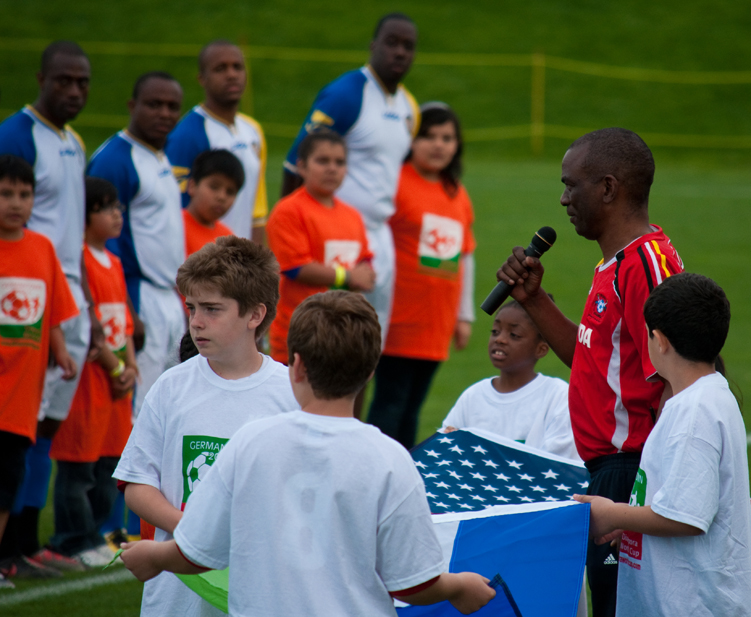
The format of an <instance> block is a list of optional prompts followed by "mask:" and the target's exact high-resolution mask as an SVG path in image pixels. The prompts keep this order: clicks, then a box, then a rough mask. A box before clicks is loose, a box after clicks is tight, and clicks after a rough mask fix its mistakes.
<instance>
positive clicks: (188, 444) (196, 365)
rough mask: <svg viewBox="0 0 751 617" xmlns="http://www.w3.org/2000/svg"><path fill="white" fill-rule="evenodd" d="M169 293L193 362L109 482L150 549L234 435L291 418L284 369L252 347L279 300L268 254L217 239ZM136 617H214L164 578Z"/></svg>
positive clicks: (159, 393) (149, 406)
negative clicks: (180, 302)
mask: <svg viewBox="0 0 751 617" xmlns="http://www.w3.org/2000/svg"><path fill="white" fill-rule="evenodd" d="M177 287H178V289H179V291H180V293H181V294H182V295H183V296H185V304H186V306H187V307H188V310H189V312H190V334H191V336H192V338H193V341H194V342H195V345H196V347H197V348H198V351H199V353H200V355H198V356H196V357H193V358H190V359H189V360H187V361H186V362H184V363H182V364H180V365H178V366H176V367H174V368H172V369H170V370H168V371H166V372H165V373H164V374H163V375H162V376H161V377H160V378H159V379H158V381H157V382H156V383H155V385H154V386H153V387H152V388H151V390H149V392H148V394H147V395H146V399H145V401H144V404H143V407H142V408H141V413H140V414H139V416H138V419H137V420H136V424H135V426H134V427H133V432H132V434H131V436H130V439H129V440H128V444H127V446H126V447H125V450H124V452H123V455H122V458H121V459H120V463H119V464H118V466H117V469H116V470H115V473H114V476H115V477H116V478H117V479H118V480H120V481H121V482H120V485H121V486H122V485H124V491H125V501H126V503H127V504H128V506H129V507H130V508H131V509H132V510H133V511H134V512H135V513H136V514H138V515H139V516H140V517H141V518H142V519H143V520H144V521H146V522H147V523H150V524H151V525H153V526H155V527H156V532H155V535H154V538H155V539H156V540H169V539H170V538H171V537H172V533H173V532H174V529H175V526H176V525H177V523H178V521H179V520H180V518H181V517H182V510H183V508H184V507H185V504H186V502H187V501H188V497H190V496H191V494H192V493H193V491H194V490H195V489H196V488H197V487H198V486H199V485H200V484H201V482H202V481H203V479H204V478H205V476H206V472H208V470H209V469H210V468H211V466H212V465H213V463H214V462H215V461H216V458H217V455H218V454H219V452H220V451H221V450H222V449H223V448H224V447H225V444H226V443H227V441H228V440H229V438H230V437H232V436H233V435H234V434H235V432H236V431H237V430H238V429H239V428H240V427H241V426H242V425H244V424H245V423H246V422H248V421H251V420H258V419H260V418H267V417H269V416H275V415H277V414H279V413H281V412H288V411H292V410H295V409H299V406H298V404H297V402H296V401H295V398H294V395H293V393H292V389H291V387H290V383H289V377H288V375H287V369H286V367H285V366H283V365H282V364H279V363H277V362H274V361H273V360H272V359H271V358H269V357H268V356H265V355H262V354H261V353H259V352H258V349H257V347H256V338H257V337H258V336H259V335H261V334H263V332H265V330H266V329H267V328H268V325H269V323H270V322H271V320H272V319H273V318H274V315H275V313H276V303H277V301H278V299H279V270H278V265H277V263H276V260H275V259H274V256H273V254H272V253H271V251H269V250H268V249H266V248H263V247H261V246H259V245H257V244H254V243H253V242H251V241H250V240H245V239H241V238H236V237H234V236H228V237H223V238H219V239H218V240H217V241H216V243H210V244H207V245H205V246H204V247H203V248H202V249H201V250H199V251H198V252H196V253H194V254H193V255H191V256H190V257H189V258H188V259H187V260H186V261H185V263H184V264H183V265H182V266H180V269H179V270H178V274H177ZM142 535H144V534H142ZM141 615H153V616H154V617H157V616H158V617H164V616H165V615H174V616H176V617H187V616H198V615H201V616H204V615H217V616H218V615H222V613H221V612H220V611H219V610H218V609H215V608H214V607H212V606H211V605H210V604H209V603H208V602H206V601H205V600H203V599H202V598H200V597H199V596H198V595H197V594H195V593H194V592H192V591H190V590H189V589H188V588H187V587H186V586H185V585H183V583H181V582H180V580H179V579H178V578H177V577H175V576H174V575H173V574H170V573H163V574H161V575H160V576H158V577H157V578H155V579H154V580H151V581H149V582H148V583H147V584H146V585H145V586H144V593H143V600H142V604H141Z"/></svg>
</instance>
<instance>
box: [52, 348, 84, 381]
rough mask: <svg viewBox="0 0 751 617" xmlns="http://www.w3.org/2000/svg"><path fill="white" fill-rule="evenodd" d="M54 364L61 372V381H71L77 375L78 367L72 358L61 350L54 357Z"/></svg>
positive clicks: (65, 351)
mask: <svg viewBox="0 0 751 617" xmlns="http://www.w3.org/2000/svg"><path fill="white" fill-rule="evenodd" d="M55 362H57V365H58V366H59V367H60V368H61V369H62V370H63V375H62V377H63V379H64V380H65V381H72V380H73V379H75V378H76V375H77V374H78V366H77V365H76V361H75V360H74V359H73V357H72V356H71V355H70V354H69V353H68V352H67V350H62V351H60V352H58V354H57V355H56V356H55Z"/></svg>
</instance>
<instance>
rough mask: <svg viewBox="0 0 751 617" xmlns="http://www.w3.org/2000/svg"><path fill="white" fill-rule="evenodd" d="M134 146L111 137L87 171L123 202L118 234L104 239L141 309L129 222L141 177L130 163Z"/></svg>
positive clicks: (135, 302) (118, 136) (139, 269)
mask: <svg viewBox="0 0 751 617" xmlns="http://www.w3.org/2000/svg"><path fill="white" fill-rule="evenodd" d="M132 149H133V146H132V145H131V144H130V143H128V142H127V141H126V140H125V139H123V138H122V137H120V135H115V136H113V137H110V139H108V140H107V141H106V142H104V144H103V145H102V146H101V147H100V148H99V149H98V150H97V151H96V152H95V153H94V156H93V157H92V159H91V161H90V162H89V166H88V168H87V169H86V174H87V175H89V176H96V177H97V178H104V179H105V180H109V181H110V182H112V184H114V185H115V188H116V189H117V196H118V199H119V200H120V203H122V204H123V206H125V212H124V213H123V230H122V231H121V232H120V237H119V238H114V239H111V240H107V248H108V249H109V250H110V251H112V252H113V253H114V254H115V255H117V256H118V257H119V258H120V260H121V261H122V264H123V270H124V271H125V281H126V284H127V287H128V295H129V296H130V300H131V302H132V303H133V307H134V308H135V310H136V312H138V311H139V309H140V297H139V293H138V283H139V282H140V280H141V279H143V278H144V277H143V273H142V272H141V267H140V265H139V264H138V257H137V256H136V247H135V244H134V242H133V231H132V228H131V223H130V203H131V201H133V198H134V197H135V196H136V195H137V194H138V189H139V187H140V179H139V178H138V173H137V172H136V167H135V165H134V164H133V157H132Z"/></svg>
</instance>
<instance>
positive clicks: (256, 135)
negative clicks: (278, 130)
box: [164, 105, 269, 239]
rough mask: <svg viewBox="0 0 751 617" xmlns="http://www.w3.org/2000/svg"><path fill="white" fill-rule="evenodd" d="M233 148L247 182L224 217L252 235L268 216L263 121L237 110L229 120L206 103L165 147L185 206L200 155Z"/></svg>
mask: <svg viewBox="0 0 751 617" xmlns="http://www.w3.org/2000/svg"><path fill="white" fill-rule="evenodd" d="M220 148H221V149H225V150H229V151H230V152H232V154H234V155H235V156H236V157H237V158H238V159H240V162H241V163H242V165H243V169H244V170H245V184H244V185H243V187H242V189H240V192H239V193H238V194H237V197H236V198H235V203H234V204H233V205H232V208H230V210H229V211H228V212H227V214H225V215H224V216H223V217H222V222H223V223H224V224H225V225H227V226H228V227H229V228H230V229H231V230H232V231H233V232H234V234H235V235H236V236H239V237H241V238H248V239H249V238H250V236H251V229H252V228H253V227H263V226H264V225H266V219H267V218H268V213H269V206H268V198H267V196H266V178H265V174H266V140H265V139H264V136H263V130H262V129H261V125H260V124H258V122H256V121H255V120H253V118H251V117H250V116H246V115H245V114H240V113H238V114H236V115H235V121H234V122H233V123H232V124H227V123H226V122H225V121H224V120H222V119H220V118H218V117H216V116H215V115H213V114H212V113H211V112H210V111H209V110H207V109H206V108H205V107H204V106H203V105H196V106H195V107H194V108H193V109H191V110H190V111H189V112H188V113H187V114H185V116H184V117H183V119H182V120H180V123H179V124H178V125H177V126H176V127H175V129H174V130H173V131H172V132H171V133H170V135H169V138H168V139H167V145H166V146H165V148H164V150H165V152H166V153H167V156H168V158H169V160H170V162H171V163H172V165H173V171H174V173H175V177H176V178H177V180H178V182H179V183H180V190H181V191H182V196H183V207H187V205H188V203H189V202H190V196H189V195H188V192H187V187H188V179H189V178H190V169H191V167H192V166H193V161H194V160H195V158H196V156H198V155H199V154H200V153H201V152H205V151H206V150H218V149H220Z"/></svg>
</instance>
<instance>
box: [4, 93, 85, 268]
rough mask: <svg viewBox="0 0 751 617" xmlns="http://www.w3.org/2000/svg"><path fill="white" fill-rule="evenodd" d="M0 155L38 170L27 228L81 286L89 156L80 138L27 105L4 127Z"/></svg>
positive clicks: (69, 129)
mask: <svg viewBox="0 0 751 617" xmlns="http://www.w3.org/2000/svg"><path fill="white" fill-rule="evenodd" d="M0 153H2V154H14V155H16V156H19V157H21V158H22V159H24V160H25V161H26V162H28V163H29V165H31V166H32V167H33V168H34V177H35V178H36V189H35V191H34V207H33V209H32V210H31V217H30V218H29V221H28V223H27V227H28V228H29V229H32V230H33V231H36V232H38V233H40V234H42V235H44V236H46V237H47V238H48V239H49V240H50V241H51V242H52V244H53V245H54V246H55V252H56V253H57V257H58V259H59V260H60V264H61V265H62V267H63V272H64V273H65V276H67V277H68V278H70V279H72V280H73V281H75V282H77V283H80V280H81V255H82V251H83V231H84V224H85V212H86V209H85V202H84V180H83V178H84V169H85V168H86V151H85V149H84V146H83V141H81V138H80V137H79V136H78V134H77V133H76V132H75V131H74V130H73V129H71V128H70V127H68V126H67V125H66V126H65V128H64V129H63V130H60V129H58V128H57V127H56V126H55V125H53V124H52V123H50V122H49V121H48V120H47V119H45V118H43V117H42V116H41V115H39V113H37V111H36V110H35V109H34V108H33V107H31V106H30V105H27V106H26V107H24V108H23V109H22V110H21V111H19V112H18V113H16V114H14V115H12V116H11V117H10V118H8V119H7V120H5V122H3V123H2V124H0Z"/></svg>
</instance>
